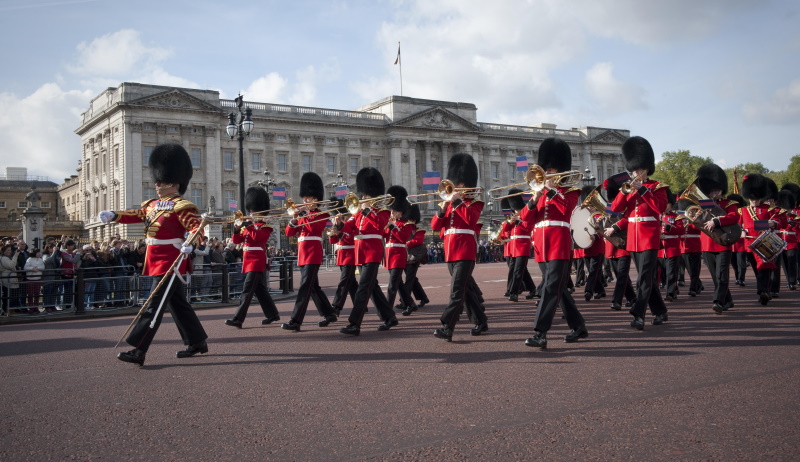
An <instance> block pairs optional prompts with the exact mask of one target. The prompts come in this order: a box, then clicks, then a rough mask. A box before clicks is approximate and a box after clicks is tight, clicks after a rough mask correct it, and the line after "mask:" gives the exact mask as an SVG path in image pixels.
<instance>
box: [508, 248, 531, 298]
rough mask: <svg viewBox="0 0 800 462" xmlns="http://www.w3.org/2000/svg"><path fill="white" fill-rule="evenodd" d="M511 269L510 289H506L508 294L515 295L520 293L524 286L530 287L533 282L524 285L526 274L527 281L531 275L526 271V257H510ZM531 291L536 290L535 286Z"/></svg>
mask: <svg viewBox="0 0 800 462" xmlns="http://www.w3.org/2000/svg"><path fill="white" fill-rule="evenodd" d="M511 268H512V271H511V287H509V289H508V292H509V294H511V295H516V294H518V293H520V292H522V290H523V288H525V287H526V286H527V287H531V285H532V284H533V280H531V281H530V282H529V283H528V284H526V283H525V274H526V273H527V275H528V279H531V273H529V272H528V271H527V269H528V257H511ZM533 290H536V286H533Z"/></svg>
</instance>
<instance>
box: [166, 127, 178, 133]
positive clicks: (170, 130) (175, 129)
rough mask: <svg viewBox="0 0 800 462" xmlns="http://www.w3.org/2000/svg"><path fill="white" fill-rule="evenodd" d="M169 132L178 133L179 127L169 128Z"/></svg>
mask: <svg viewBox="0 0 800 462" xmlns="http://www.w3.org/2000/svg"><path fill="white" fill-rule="evenodd" d="M167 131H168V132H177V131H178V127H167Z"/></svg>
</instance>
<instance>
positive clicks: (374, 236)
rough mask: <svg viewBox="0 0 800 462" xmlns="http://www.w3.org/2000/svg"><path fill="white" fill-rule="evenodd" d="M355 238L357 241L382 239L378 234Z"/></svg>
mask: <svg viewBox="0 0 800 462" xmlns="http://www.w3.org/2000/svg"><path fill="white" fill-rule="evenodd" d="M355 238H356V239H358V240H362V239H383V236H381V235H380V234H359V235H358V236H356V237H355Z"/></svg>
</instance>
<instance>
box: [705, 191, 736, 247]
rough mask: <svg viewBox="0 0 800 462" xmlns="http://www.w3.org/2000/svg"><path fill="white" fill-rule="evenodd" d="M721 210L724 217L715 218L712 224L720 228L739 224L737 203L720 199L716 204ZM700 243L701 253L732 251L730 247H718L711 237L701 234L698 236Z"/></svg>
mask: <svg viewBox="0 0 800 462" xmlns="http://www.w3.org/2000/svg"><path fill="white" fill-rule="evenodd" d="M717 205H719V206H720V207H721V208H722V210H724V211H725V215H722V216H721V217H717V218H715V219H714V222H715V223H716V224H717V227H722V226H730V225H735V224H737V223H739V203H738V202H734V201H729V200H728V199H722V200H721V201H719V202H717ZM700 242H701V243H702V246H703V252H723V251H725V250H732V249H731V247H730V246H724V245H719V244H717V243H716V242H714V240H713V239H711V237H710V236H709V235H708V234H706V233H702V235H701V236H700Z"/></svg>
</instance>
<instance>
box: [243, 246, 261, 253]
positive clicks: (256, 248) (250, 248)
mask: <svg viewBox="0 0 800 462" xmlns="http://www.w3.org/2000/svg"><path fill="white" fill-rule="evenodd" d="M243 248H244V250H248V251H250V250H260V251H262V252H263V251H264V248H263V247H243Z"/></svg>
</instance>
